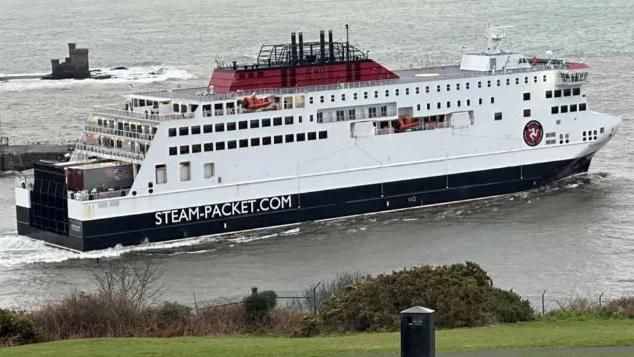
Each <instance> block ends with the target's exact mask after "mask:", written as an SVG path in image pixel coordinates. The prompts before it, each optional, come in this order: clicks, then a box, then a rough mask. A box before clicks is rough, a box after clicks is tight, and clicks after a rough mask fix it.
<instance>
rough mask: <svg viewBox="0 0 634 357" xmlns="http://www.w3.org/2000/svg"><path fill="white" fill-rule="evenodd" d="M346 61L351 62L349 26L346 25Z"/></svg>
mask: <svg viewBox="0 0 634 357" xmlns="http://www.w3.org/2000/svg"><path fill="white" fill-rule="evenodd" d="M346 61H350V34H349V29H348V24H346Z"/></svg>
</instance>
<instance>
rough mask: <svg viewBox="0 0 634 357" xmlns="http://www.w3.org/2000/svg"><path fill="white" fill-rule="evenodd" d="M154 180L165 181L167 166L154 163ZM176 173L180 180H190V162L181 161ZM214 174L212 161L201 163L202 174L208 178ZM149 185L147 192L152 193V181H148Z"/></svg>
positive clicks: (163, 182) (214, 166)
mask: <svg viewBox="0 0 634 357" xmlns="http://www.w3.org/2000/svg"><path fill="white" fill-rule="evenodd" d="M154 172H155V181H156V183H157V184H159V185H160V184H165V183H167V166H166V165H165V164H159V165H156V166H155V168H154ZM178 173H179V176H180V180H181V181H189V180H191V163H190V162H189V161H186V162H181V163H179V164H178ZM215 175H216V165H215V164H214V163H213V162H206V163H204V164H203V176H204V177H205V178H206V179H210V178H212V177H214V176H215ZM220 182H221V180H220V177H218V183H220ZM148 187H150V190H149V192H150V193H152V189H151V187H152V183H151V182H149V183H148Z"/></svg>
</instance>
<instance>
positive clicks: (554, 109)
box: [550, 106, 559, 114]
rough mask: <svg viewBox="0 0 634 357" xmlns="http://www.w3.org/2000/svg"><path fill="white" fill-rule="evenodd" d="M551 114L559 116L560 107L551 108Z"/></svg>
mask: <svg viewBox="0 0 634 357" xmlns="http://www.w3.org/2000/svg"><path fill="white" fill-rule="evenodd" d="M550 114H559V107H558V106H554V107H550Z"/></svg>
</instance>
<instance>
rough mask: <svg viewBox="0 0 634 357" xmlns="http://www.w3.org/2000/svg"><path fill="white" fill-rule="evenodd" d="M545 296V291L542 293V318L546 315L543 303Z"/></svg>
mask: <svg viewBox="0 0 634 357" xmlns="http://www.w3.org/2000/svg"><path fill="white" fill-rule="evenodd" d="M545 295H546V290H544V292H543V293H542V316H544V315H546V303H545V302H544V296H545Z"/></svg>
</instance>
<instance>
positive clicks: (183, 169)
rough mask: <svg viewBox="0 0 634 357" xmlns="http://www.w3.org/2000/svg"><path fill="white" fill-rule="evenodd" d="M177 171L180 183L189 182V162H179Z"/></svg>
mask: <svg viewBox="0 0 634 357" xmlns="http://www.w3.org/2000/svg"><path fill="white" fill-rule="evenodd" d="M178 171H179V172H180V176H181V181H189V180H191V169H190V166H189V161H187V162H181V163H180V164H179V165H178Z"/></svg>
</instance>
